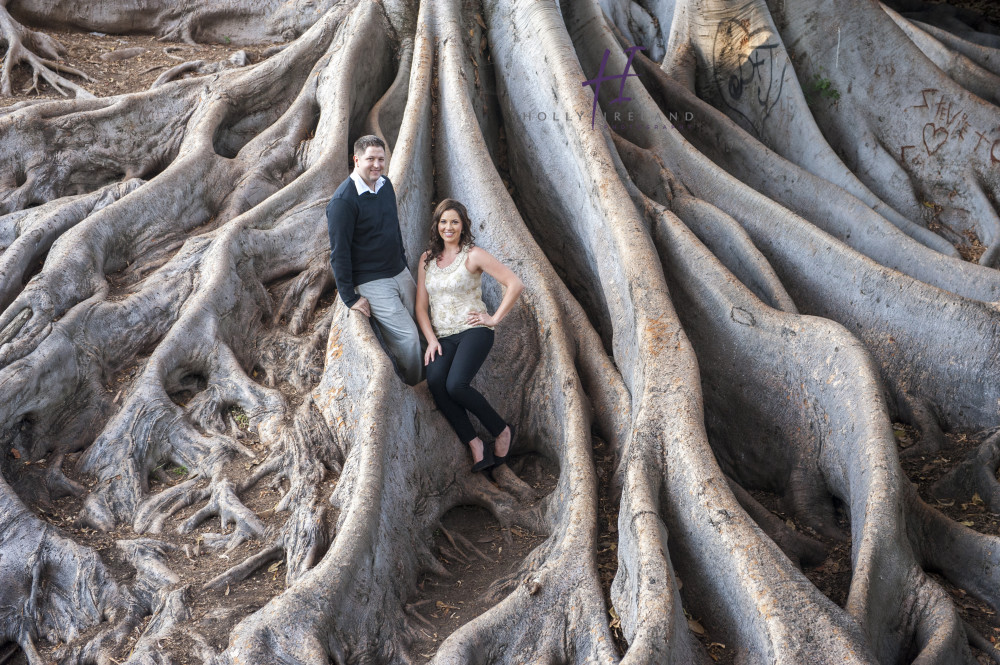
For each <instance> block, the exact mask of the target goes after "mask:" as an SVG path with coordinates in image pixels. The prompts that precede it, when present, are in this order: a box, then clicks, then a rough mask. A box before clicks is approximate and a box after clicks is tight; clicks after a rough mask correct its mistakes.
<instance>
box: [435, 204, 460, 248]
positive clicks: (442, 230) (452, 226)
mask: <svg viewBox="0 0 1000 665" xmlns="http://www.w3.org/2000/svg"><path fill="white" fill-rule="evenodd" d="M438 233H439V234H441V238H442V239H443V240H444V242H445V244H446V245H447V244H449V243H457V242H458V239H459V238H460V237H461V236H462V218H461V217H459V216H458V212H457V211H455V210H445V211H444V214H442V215H441V217H440V219H438Z"/></svg>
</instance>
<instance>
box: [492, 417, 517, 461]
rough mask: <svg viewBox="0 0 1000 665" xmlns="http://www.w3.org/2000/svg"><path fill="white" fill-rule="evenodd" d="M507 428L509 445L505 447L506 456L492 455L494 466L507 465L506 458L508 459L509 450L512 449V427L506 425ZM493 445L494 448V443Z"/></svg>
mask: <svg viewBox="0 0 1000 665" xmlns="http://www.w3.org/2000/svg"><path fill="white" fill-rule="evenodd" d="M507 428H508V429H509V430H510V443H509V444H508V445H507V454H506V455H503V456H501V455H494V456H493V463H494V465H495V466H500V465H501V464H506V463H507V458H508V457H510V449H511V448H513V447H514V426H513V425H511V424H509V423H508V425H507ZM493 445H494V446H495V445H496V443H494V444H493Z"/></svg>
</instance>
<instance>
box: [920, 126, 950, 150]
mask: <svg viewBox="0 0 1000 665" xmlns="http://www.w3.org/2000/svg"><path fill="white" fill-rule="evenodd" d="M947 140H948V130H947V129H945V128H944V127H934V123H933V122H928V123H927V124H926V125H924V147H925V148H927V154H928V155H933V154H934V153H935V152H937V151H938V148H940V147H941V146H943V145H944V142H945V141H947Z"/></svg>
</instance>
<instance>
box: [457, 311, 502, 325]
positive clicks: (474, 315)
mask: <svg viewBox="0 0 1000 665" xmlns="http://www.w3.org/2000/svg"><path fill="white" fill-rule="evenodd" d="M465 322H466V323H468V324H469V325H470V326H495V325H496V324H497V323H499V321H497V320H496V319H495V318H493V317H492V316H490V315H489V314H487V313H486V312H469V316H467V317H466V318H465Z"/></svg>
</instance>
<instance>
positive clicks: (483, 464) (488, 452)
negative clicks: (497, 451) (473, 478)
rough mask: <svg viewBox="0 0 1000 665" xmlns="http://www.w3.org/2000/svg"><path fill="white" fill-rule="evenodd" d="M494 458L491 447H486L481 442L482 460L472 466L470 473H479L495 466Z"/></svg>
mask: <svg viewBox="0 0 1000 665" xmlns="http://www.w3.org/2000/svg"><path fill="white" fill-rule="evenodd" d="M496 463H497V462H496V458H495V457H494V456H493V446H487V445H486V443H485V442H483V459H481V460H479V461H478V462H476V463H475V464H473V465H472V473H479V472H480V471H485V470H486V469H491V468H493V467H494V466H496Z"/></svg>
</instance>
